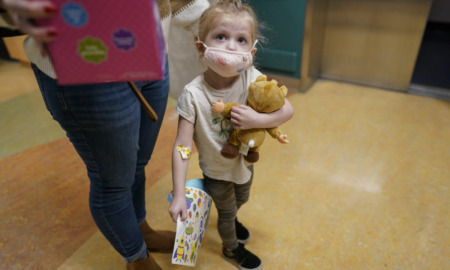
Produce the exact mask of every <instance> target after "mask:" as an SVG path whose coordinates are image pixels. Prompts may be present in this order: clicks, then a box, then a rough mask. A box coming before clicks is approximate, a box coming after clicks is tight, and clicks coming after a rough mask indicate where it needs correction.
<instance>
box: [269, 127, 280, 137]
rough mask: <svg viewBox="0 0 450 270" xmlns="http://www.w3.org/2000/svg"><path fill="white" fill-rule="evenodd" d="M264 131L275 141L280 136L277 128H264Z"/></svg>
mask: <svg viewBox="0 0 450 270" xmlns="http://www.w3.org/2000/svg"><path fill="white" fill-rule="evenodd" d="M266 131H267V132H268V133H269V134H270V136H272V138H274V139H276V138H278V137H280V135H281V130H280V129H279V128H277V127H275V128H266Z"/></svg>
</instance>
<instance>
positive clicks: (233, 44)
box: [227, 40, 237, 51]
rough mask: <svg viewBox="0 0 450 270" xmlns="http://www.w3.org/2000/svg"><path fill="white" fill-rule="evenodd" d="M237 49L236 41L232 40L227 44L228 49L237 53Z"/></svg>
mask: <svg viewBox="0 0 450 270" xmlns="http://www.w3.org/2000/svg"><path fill="white" fill-rule="evenodd" d="M236 48H237V45H236V41H234V40H230V41H229V42H228V44H227V49H228V50H230V51H235V50H236Z"/></svg>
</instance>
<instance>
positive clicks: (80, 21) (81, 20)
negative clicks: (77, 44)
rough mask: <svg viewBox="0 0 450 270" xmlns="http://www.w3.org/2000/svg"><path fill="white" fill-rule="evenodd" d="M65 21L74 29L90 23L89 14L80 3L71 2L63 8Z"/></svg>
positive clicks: (62, 13) (62, 12)
mask: <svg viewBox="0 0 450 270" xmlns="http://www.w3.org/2000/svg"><path fill="white" fill-rule="evenodd" d="M61 15H62V17H63V19H64V21H65V22H66V23H67V24H68V25H70V26H74V27H82V26H84V25H86V24H87V22H88V13H87V11H86V9H85V8H84V7H83V6H82V5H81V4H79V3H74V2H69V3H67V4H65V5H63V6H62V7H61Z"/></svg>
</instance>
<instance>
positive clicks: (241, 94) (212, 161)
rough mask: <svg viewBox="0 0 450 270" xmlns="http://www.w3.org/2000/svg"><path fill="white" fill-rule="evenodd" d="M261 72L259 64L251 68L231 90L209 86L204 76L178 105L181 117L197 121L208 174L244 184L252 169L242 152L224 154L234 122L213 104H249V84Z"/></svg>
mask: <svg viewBox="0 0 450 270" xmlns="http://www.w3.org/2000/svg"><path fill="white" fill-rule="evenodd" d="M259 75H261V72H259V71H258V70H257V69H256V68H255V67H253V66H252V67H250V68H248V69H247V70H246V71H245V72H244V73H243V74H242V75H241V76H240V77H239V79H238V80H237V81H236V82H235V83H234V85H233V86H232V87H231V88H229V89H224V90H216V89H214V88H212V87H211V86H209V85H208V84H207V83H206V82H205V80H204V77H203V74H202V75H199V76H197V77H196V78H195V79H194V80H192V82H190V83H189V84H187V85H186V86H185V87H184V89H183V91H182V92H181V95H180V97H179V99H178V104H177V107H176V110H177V112H178V113H179V115H180V116H182V117H183V118H185V119H186V120H188V121H189V122H191V123H193V124H194V142H195V146H196V147H197V151H198V153H199V161H200V168H201V169H202V171H203V173H204V174H205V175H207V176H208V177H211V178H214V179H218V180H225V181H231V182H234V183H236V184H244V183H246V182H247V181H248V180H250V177H251V171H250V170H249V169H248V166H247V165H246V164H245V161H244V158H243V156H242V155H238V156H237V157H236V158H234V159H227V158H224V157H222V155H221V154H220V151H221V150H222V147H223V146H224V145H225V144H227V143H228V138H229V136H230V134H231V131H232V126H231V122H230V120H229V119H227V118H226V117H224V116H223V115H222V114H220V113H216V112H213V111H212V109H211V104H212V103H213V102H214V101H218V100H219V99H223V102H225V103H227V102H235V103H240V104H246V103H247V97H248V86H249V85H250V83H251V82H253V81H255V80H256V77H258V76H259Z"/></svg>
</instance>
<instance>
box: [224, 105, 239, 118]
mask: <svg viewBox="0 0 450 270" xmlns="http://www.w3.org/2000/svg"><path fill="white" fill-rule="evenodd" d="M239 105H241V104H239V103H232V102H228V103H225V108H224V109H223V112H222V114H223V115H224V116H225V117H231V108H232V107H233V106H239Z"/></svg>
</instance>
